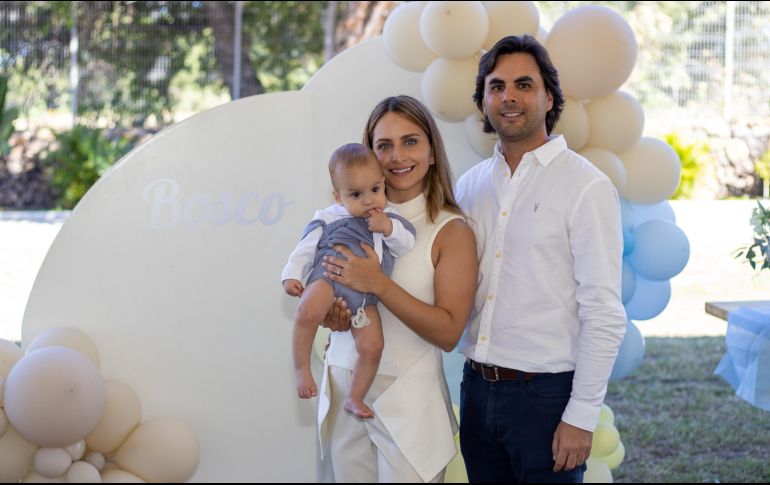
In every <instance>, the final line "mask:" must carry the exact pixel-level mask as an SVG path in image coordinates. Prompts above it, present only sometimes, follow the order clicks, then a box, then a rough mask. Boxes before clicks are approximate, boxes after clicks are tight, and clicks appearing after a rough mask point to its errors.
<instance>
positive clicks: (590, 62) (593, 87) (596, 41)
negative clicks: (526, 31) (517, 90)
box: [546, 5, 637, 99]
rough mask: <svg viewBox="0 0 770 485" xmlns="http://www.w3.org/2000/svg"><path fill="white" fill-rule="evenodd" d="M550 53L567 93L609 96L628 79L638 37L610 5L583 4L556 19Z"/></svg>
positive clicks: (580, 95) (572, 94) (585, 95)
mask: <svg viewBox="0 0 770 485" xmlns="http://www.w3.org/2000/svg"><path fill="white" fill-rule="evenodd" d="M546 48H547V49H548V52H549V53H550V55H551V60H552V61H553V63H554V65H555V66H556V69H558V70H559V81H560V83H561V88H562V91H563V92H564V94H565V95H566V96H569V97H570V98H575V99H586V98H596V97H600V96H607V95H608V94H610V93H612V92H613V91H616V90H617V89H618V88H619V87H620V86H622V85H623V83H624V82H625V81H626V79H628V76H629V75H630V74H631V71H632V70H633V68H634V64H636V50H637V45H636V36H635V35H634V32H633V30H631V27H630V26H629V25H628V22H626V21H625V19H624V18H623V17H621V16H620V14H618V13H617V12H615V11H614V10H612V9H610V8H609V7H603V6H599V5H583V6H580V7H577V8H575V9H573V10H570V11H569V12H567V13H565V14H564V15H562V16H561V18H559V20H557V21H556V23H555V24H554V26H553V28H552V29H551V32H550V33H549V34H548V39H547V41H546Z"/></svg>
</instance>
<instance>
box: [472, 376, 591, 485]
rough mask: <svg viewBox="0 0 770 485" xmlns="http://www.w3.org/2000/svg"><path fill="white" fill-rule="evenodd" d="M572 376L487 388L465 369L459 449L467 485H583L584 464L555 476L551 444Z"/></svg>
mask: <svg viewBox="0 0 770 485" xmlns="http://www.w3.org/2000/svg"><path fill="white" fill-rule="evenodd" d="M573 376H574V372H562V373H558V374H539V375H536V376H534V377H533V378H532V379H531V380H525V379H524V378H523V376H522V378H521V379H518V380H511V381H497V382H490V381H487V380H484V378H483V377H482V376H481V374H480V373H478V372H476V371H474V370H473V369H471V367H470V364H468V363H467V362H466V363H465V367H464V369H463V381H462V384H461V387H460V448H461V449H462V454H463V458H464V459H465V467H466V469H467V471H468V480H469V481H470V482H471V483H479V482H499V483H502V482H514V483H524V482H528V483H531V482H552V483H554V482H558V483H581V482H582V481H583V473H584V471H585V468H586V467H585V464H584V465H582V466H580V467H578V468H575V469H574V470H572V471H568V472H567V471H561V472H559V473H554V471H553V465H554V461H553V452H552V451H551V444H552V442H553V434H554V432H555V431H556V426H557V425H558V424H559V422H560V421H561V416H562V414H563V413H564V409H565V408H566V406H567V401H569V397H570V392H571V391H572V378H573Z"/></svg>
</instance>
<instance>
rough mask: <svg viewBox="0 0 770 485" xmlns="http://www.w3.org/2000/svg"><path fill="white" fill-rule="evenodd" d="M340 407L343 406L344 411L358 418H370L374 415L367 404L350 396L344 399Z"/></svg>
mask: <svg viewBox="0 0 770 485" xmlns="http://www.w3.org/2000/svg"><path fill="white" fill-rule="evenodd" d="M342 407H343V408H345V411H347V412H349V413H350V414H352V415H353V416H355V417H357V418H359V419H372V418H373V417H374V412H373V411H372V410H371V409H369V406H367V405H366V404H364V402H363V401H359V400H358V399H353V398H352V397H350V396H348V398H347V399H345V403H344V404H343V406H342Z"/></svg>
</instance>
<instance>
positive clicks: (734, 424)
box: [605, 337, 770, 483]
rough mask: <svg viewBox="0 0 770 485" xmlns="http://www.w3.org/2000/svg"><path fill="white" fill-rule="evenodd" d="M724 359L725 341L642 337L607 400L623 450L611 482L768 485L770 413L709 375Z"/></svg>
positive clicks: (722, 381) (709, 338) (613, 383)
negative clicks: (637, 360) (635, 361)
mask: <svg viewBox="0 0 770 485" xmlns="http://www.w3.org/2000/svg"><path fill="white" fill-rule="evenodd" d="M724 352H725V344H724V337H686V338H665V337H648V338H646V346H645V356H644V360H643V362H642V365H641V366H640V367H639V368H638V369H637V370H636V371H635V372H634V373H633V374H631V375H630V376H628V377H626V378H625V379H624V380H622V381H619V382H611V383H610V384H609V389H608V392H607V398H606V400H605V402H606V403H607V404H608V405H609V406H610V407H611V408H612V410H613V411H614V413H615V425H616V427H617V428H618V431H620V439H621V440H622V441H623V444H624V445H625V448H626V458H625V460H624V461H623V463H622V464H621V465H620V467H618V468H617V469H615V470H613V471H612V473H613V477H614V479H615V481H616V482H701V483H702V482H710V483H719V482H722V483H731V482H739V483H740V482H770V412H767V411H763V410H761V409H759V408H756V407H754V406H751V405H750V404H748V403H747V402H745V401H743V400H742V399H740V398H739V397H737V396H736V395H735V391H734V390H733V389H732V388H731V387H730V386H729V385H728V384H727V383H726V382H725V381H724V380H723V379H722V378H721V377H718V376H715V375H714V374H713V372H714V369H715V368H716V366H717V364H718V363H719V360H720V359H721V358H722V355H723V354H724Z"/></svg>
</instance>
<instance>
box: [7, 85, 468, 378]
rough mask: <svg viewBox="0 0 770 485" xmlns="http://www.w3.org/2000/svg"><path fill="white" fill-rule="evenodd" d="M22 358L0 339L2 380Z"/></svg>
mask: <svg viewBox="0 0 770 485" xmlns="http://www.w3.org/2000/svg"><path fill="white" fill-rule="evenodd" d="M471 92H473V91H471ZM23 356H24V352H22V351H21V348H19V346H18V345H16V344H15V343H13V342H11V341H8V340H3V339H1V338H0V377H2V378H3V379H5V378H7V377H8V373H9V372H10V371H11V367H13V366H14V365H15V364H16V362H18V361H19V360H21V358H22V357H23Z"/></svg>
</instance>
